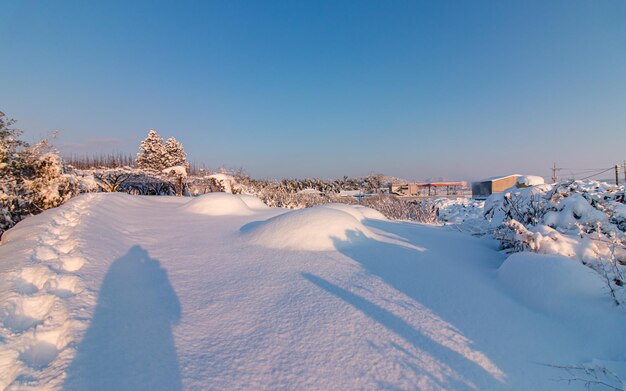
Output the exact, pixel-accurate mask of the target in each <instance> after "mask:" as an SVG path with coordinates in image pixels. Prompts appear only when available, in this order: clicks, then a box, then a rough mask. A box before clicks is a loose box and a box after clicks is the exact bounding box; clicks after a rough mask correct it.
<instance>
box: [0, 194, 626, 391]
mask: <svg viewBox="0 0 626 391" xmlns="http://www.w3.org/2000/svg"><path fill="white" fill-rule="evenodd" d="M538 257H542V258H541V259H538ZM0 273H1V276H0V303H1V305H2V308H1V312H0V326H1V328H0V389H1V388H5V387H6V388H8V389H11V390H13V389H15V390H17V389H20V390H21V389H60V388H64V389H67V390H139V389H146V390H156V389H163V390H177V389H190V390H200V389H202V390H205V389H216V390H235V389H255V390H256V389H271V390H276V389H292V390H293V389H298V390H301V389H321V390H330V389H338V390H339V389H340V390H349V389H350V390H352V389H394V390H397V389H403V390H404V389H406V390H410V389H435V390H438V389H446V390H449V389H455V390H465V389H475V390H500V389H505V390H509V389H510V390H559V389H568V390H569V389H580V390H583V389H586V388H585V384H584V383H582V382H573V383H569V382H567V381H559V379H560V378H568V377H570V375H569V374H568V373H567V371H564V370H562V369H558V368H555V367H553V366H581V365H588V366H598V367H606V368H609V369H611V370H612V371H614V372H616V374H618V375H621V376H622V378H624V376H625V375H626V370H624V364H623V363H624V359H625V350H626V349H625V346H626V333H624V325H625V324H626V322H625V321H626V316H625V314H624V312H623V311H622V310H621V309H620V308H619V307H616V306H615V305H614V304H613V302H612V300H611V298H610V297H609V296H608V295H607V293H606V292H605V291H604V285H603V283H602V281H601V280H600V277H599V275H598V274H597V273H594V272H593V271H592V270H591V269H589V268H587V267H585V266H583V265H582V264H580V263H579V262H576V261H573V260H571V259H568V258H565V257H561V256H556V255H551V256H545V255H537V254H530V253H518V254H514V255H512V256H510V257H509V258H508V259H507V258H506V255H504V254H502V253H501V252H499V251H498V250H497V245H496V243H495V242H493V241H491V240H490V239H487V238H476V237H472V236H471V235H467V234H464V233H461V232H455V231H453V230H450V229H447V228H446V227H437V226H429V225H420V224H413V223H402V222H392V221H388V220H385V219H384V218H383V217H382V216H381V215H380V214H379V213H377V212H375V211H372V210H369V209H367V208H359V207H350V206H345V205H330V206H320V207H315V208H310V209H306V210H297V211H287V210H284V209H270V208H267V207H264V205H263V204H262V203H260V202H258V200H256V199H254V198H253V197H249V196H247V197H238V196H234V195H227V194H210V195H206V196H202V197H198V198H194V199H189V198H175V197H139V196H129V195H125V194H87V195H82V196H80V197H77V198H75V199H73V200H71V201H70V202H69V203H67V204H65V205H63V206H61V207H59V208H56V209H52V210H48V211H46V212H44V213H42V214H40V215H38V216H35V217H32V218H28V219H26V220H24V221H22V222H21V223H19V224H18V225H17V226H16V227H15V228H13V229H11V230H10V231H8V232H6V233H5V235H4V236H3V241H2V244H1V245H0ZM575 375H577V373H575ZM609 376H610V375H609ZM601 379H602V380H604V378H601ZM608 381H613V382H614V383H613V384H615V379H612V378H611V379H609V380H608ZM591 386H592V387H593V386H594V385H593V384H592V385H591Z"/></svg>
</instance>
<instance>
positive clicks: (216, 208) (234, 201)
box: [182, 193, 252, 216]
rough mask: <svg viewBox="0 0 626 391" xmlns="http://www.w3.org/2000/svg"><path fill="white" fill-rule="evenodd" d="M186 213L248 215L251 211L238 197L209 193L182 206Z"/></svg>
mask: <svg viewBox="0 0 626 391" xmlns="http://www.w3.org/2000/svg"><path fill="white" fill-rule="evenodd" d="M182 209H183V210H184V211H186V212H190V213H196V214H202V215H207V216H225V215H236V216H242V215H249V214H251V213H252V210H251V209H250V208H249V207H248V205H247V204H246V203H245V202H244V201H243V200H242V199H241V198H240V197H238V196H236V195H232V194H230V193H209V194H204V195H201V196H199V197H195V198H194V199H192V200H191V201H189V202H188V203H186V204H185V205H183V206H182Z"/></svg>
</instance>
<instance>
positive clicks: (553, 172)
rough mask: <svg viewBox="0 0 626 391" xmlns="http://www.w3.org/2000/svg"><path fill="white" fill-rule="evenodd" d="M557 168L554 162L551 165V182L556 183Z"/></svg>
mask: <svg viewBox="0 0 626 391" xmlns="http://www.w3.org/2000/svg"><path fill="white" fill-rule="evenodd" d="M557 170H558V168H556V163H554V166H552V183H556V181H557V180H558V179H559V178H558V177H557V176H556V171H557Z"/></svg>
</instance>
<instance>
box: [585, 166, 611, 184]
mask: <svg viewBox="0 0 626 391" xmlns="http://www.w3.org/2000/svg"><path fill="white" fill-rule="evenodd" d="M614 169H615V167H609V168H607V169H606V170H604V171H600V172H597V173H595V174H593V175H589V176H588V177H584V178H580V179H579V180H580V181H583V180H585V179H589V178H591V177H594V176H597V175H600V174H604V173H605V172H607V171H611V170H614Z"/></svg>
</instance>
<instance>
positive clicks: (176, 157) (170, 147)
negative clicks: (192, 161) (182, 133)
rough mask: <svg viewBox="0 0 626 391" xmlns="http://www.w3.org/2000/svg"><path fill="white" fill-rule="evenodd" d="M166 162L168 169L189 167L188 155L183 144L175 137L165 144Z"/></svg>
mask: <svg viewBox="0 0 626 391" xmlns="http://www.w3.org/2000/svg"><path fill="white" fill-rule="evenodd" d="M165 161H166V165H167V167H174V166H185V167H186V166H187V155H186V154H185V150H184V149H183V144H181V143H180V142H178V140H176V139H175V138H174V137H170V138H168V139H167V141H166V142H165Z"/></svg>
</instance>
